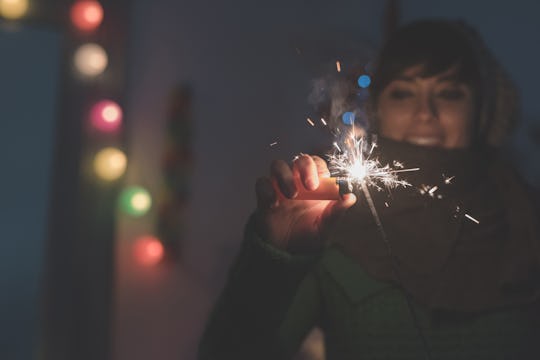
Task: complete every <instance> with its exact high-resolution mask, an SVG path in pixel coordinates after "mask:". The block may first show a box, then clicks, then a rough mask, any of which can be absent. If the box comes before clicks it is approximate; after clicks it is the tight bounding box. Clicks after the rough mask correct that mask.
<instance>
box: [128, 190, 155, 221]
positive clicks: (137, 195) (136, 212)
mask: <svg viewBox="0 0 540 360" xmlns="http://www.w3.org/2000/svg"><path fill="white" fill-rule="evenodd" d="M120 206H121V208H122V210H123V211H124V212H126V213H127V214H129V215H132V216H141V215H144V214H146V213H147V212H148V210H149V209H150V207H151V206H152V197H151V196H150V193H149V192H148V191H146V189H144V188H143V187H140V186H130V187H128V188H126V189H124V190H123V191H122V193H121V194H120Z"/></svg>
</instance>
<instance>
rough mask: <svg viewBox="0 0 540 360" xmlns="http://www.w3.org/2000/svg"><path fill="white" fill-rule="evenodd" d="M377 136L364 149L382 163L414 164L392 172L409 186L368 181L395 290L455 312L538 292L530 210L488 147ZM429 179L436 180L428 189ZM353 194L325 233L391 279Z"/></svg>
mask: <svg viewBox="0 0 540 360" xmlns="http://www.w3.org/2000/svg"><path fill="white" fill-rule="evenodd" d="M378 144H379V147H378V153H376V154H374V155H373V156H374V157H377V158H379V159H380V161H381V163H382V164H383V165H384V164H387V163H388V164H392V163H393V161H394V160H398V161H400V162H402V163H403V164H404V165H405V167H419V168H420V170H419V171H416V172H411V173H402V174H400V177H401V178H403V179H406V180H407V181H408V182H409V183H410V184H411V185H412V186H411V187H408V188H400V189H394V190H390V191H386V190H384V191H377V190H375V189H374V188H370V193H371V195H372V197H373V200H374V202H375V206H376V208H377V211H378V214H379V216H380V219H381V222H382V224H383V227H384V230H385V232H386V234H387V238H388V241H389V242H390V244H391V246H392V248H393V254H394V258H395V261H396V264H397V269H398V273H399V277H400V278H401V282H402V284H401V285H402V286H403V288H404V290H405V291H407V292H408V293H409V294H410V295H411V296H412V297H413V298H414V299H416V300H417V301H419V302H420V303H423V304H424V305H427V306H429V307H431V308H432V309H441V310H455V311H482V310H490V309H495V308H500V307H504V306H508V305H514V304H523V303H528V302H532V301H534V300H536V299H538V298H539V297H540V247H539V241H540V239H539V232H538V223H537V219H538V217H537V212H536V209H535V208H534V205H533V204H532V202H531V201H530V199H529V198H528V196H529V195H528V194H527V193H526V191H525V187H524V184H522V183H520V182H519V179H518V178H517V177H516V175H515V174H514V173H513V171H512V170H510V168H509V167H505V166H504V165H502V161H500V159H499V158H498V156H496V154H495V153H494V152H490V151H487V150H484V151H473V150H444V149H436V148H426V147H421V146H415V145H411V144H406V143H400V142H395V141H390V140H386V139H380V140H379V142H378ZM451 177H453V179H452V180H451V181H450V183H449V184H446V183H445V181H444V180H445V179H448V178H451ZM428 186H429V187H428ZM432 186H438V189H437V190H436V191H433V192H431V193H430V192H429V190H430V189H431V187H432ZM422 191H423V192H424V193H423V194H422ZM357 197H358V201H357V204H356V205H355V206H353V207H352V208H351V209H350V210H349V211H348V212H347V214H346V215H345V216H344V218H343V220H342V221H341V222H340V224H338V227H337V229H336V232H335V233H336V236H335V237H333V239H332V242H334V243H336V244H337V245H338V246H339V247H340V248H342V250H343V252H344V253H346V254H347V255H348V256H350V257H352V258H354V259H355V260H356V261H358V262H359V263H360V265H361V266H362V267H363V268H364V269H365V270H366V271H367V272H368V273H369V274H371V275H372V276H373V277H374V278H376V279H378V280H381V281H390V282H394V283H398V281H397V279H396V278H395V276H394V275H393V272H392V267H391V263H390V259H389V256H388V252H387V250H386V247H385V245H384V242H383V240H382V239H381V235H380V233H379V231H378V229H377V227H376V225H375V222H374V219H373V216H372V214H371V212H370V210H369V207H368V206H367V203H366V199H365V197H364V196H363V195H362V194H361V193H360V194H357ZM466 214H467V215H469V216H471V217H473V218H474V219H476V220H478V221H479V222H480V223H479V224H477V223H475V222H474V221H473V220H471V219H469V218H468V217H467V216H466Z"/></svg>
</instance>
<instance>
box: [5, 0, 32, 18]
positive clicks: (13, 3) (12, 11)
mask: <svg viewBox="0 0 540 360" xmlns="http://www.w3.org/2000/svg"><path fill="white" fill-rule="evenodd" d="M28 8H29V4H28V0H0V16H3V17H5V18H7V19H10V20H16V19H20V18H21V17H23V16H24V15H26V13H27V12H28Z"/></svg>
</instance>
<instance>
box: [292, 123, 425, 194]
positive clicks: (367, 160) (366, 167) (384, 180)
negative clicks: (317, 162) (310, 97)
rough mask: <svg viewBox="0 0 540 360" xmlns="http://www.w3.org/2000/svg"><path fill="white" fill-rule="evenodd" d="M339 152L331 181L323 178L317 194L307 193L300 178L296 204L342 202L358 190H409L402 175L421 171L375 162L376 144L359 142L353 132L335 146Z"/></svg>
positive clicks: (330, 160) (333, 162)
mask: <svg viewBox="0 0 540 360" xmlns="http://www.w3.org/2000/svg"><path fill="white" fill-rule="evenodd" d="M333 145H334V148H335V151H334V153H333V154H331V155H329V156H328V168H329V169H330V177H321V178H319V187H318V188H317V189H316V190H312V191H310V190H307V189H306V188H304V186H303V185H302V183H301V181H300V179H299V178H296V179H295V182H296V188H297V194H296V197H295V198H294V199H295V200H338V199H339V198H340V197H341V196H342V195H343V194H345V193H348V192H352V191H353V190H354V189H355V188H356V189H358V190H361V191H362V192H364V194H365V196H366V198H367V197H368V196H369V194H366V192H367V187H368V186H370V187H374V188H375V189H377V190H378V191H381V190H383V189H384V188H386V189H393V188H396V187H407V186H410V184H409V183H408V182H407V181H405V180H401V179H399V178H398V173H401V172H406V171H417V170H419V168H410V169H404V166H403V164H401V163H399V162H397V161H395V162H394V164H393V165H394V167H391V166H390V165H389V164H387V165H384V166H383V165H382V164H381V163H380V162H379V160H377V159H374V158H372V154H373V150H374V149H375V148H376V146H377V145H376V144H375V143H374V142H372V143H371V144H369V143H368V141H366V139H365V138H364V137H360V138H357V137H356V136H355V134H354V132H352V134H351V135H350V137H348V138H346V140H345V141H344V142H343V143H342V144H341V145H339V144H338V143H337V142H334V144H333Z"/></svg>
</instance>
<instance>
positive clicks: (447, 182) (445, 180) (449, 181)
mask: <svg viewBox="0 0 540 360" xmlns="http://www.w3.org/2000/svg"><path fill="white" fill-rule="evenodd" d="M454 178H455V176H450V177H445V178H444V183H445V184H447V185H448V184H450V183H451V182H452V180H454Z"/></svg>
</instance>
